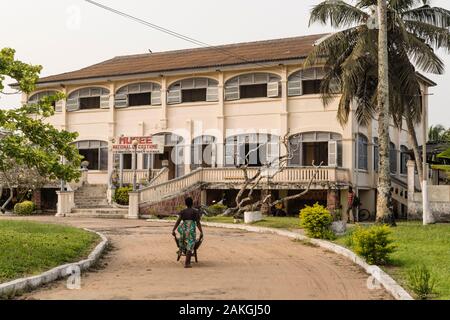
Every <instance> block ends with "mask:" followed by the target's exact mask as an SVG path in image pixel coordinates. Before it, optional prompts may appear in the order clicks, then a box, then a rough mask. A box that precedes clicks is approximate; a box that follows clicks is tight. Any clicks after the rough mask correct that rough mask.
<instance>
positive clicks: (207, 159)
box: [191, 136, 216, 170]
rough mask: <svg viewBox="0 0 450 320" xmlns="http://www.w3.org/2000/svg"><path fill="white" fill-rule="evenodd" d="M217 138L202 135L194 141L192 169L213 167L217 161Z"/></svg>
mask: <svg viewBox="0 0 450 320" xmlns="http://www.w3.org/2000/svg"><path fill="white" fill-rule="evenodd" d="M215 143H216V138H215V137H213V136H201V137H197V138H195V139H194V140H193V141H192V146H191V169H192V170H195V169H197V168H211V167H212V166H213V164H214V162H215V154H216V145H215Z"/></svg>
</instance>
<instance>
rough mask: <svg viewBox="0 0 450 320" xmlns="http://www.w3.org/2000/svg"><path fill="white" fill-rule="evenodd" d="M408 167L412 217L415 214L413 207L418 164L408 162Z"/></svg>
mask: <svg viewBox="0 0 450 320" xmlns="http://www.w3.org/2000/svg"><path fill="white" fill-rule="evenodd" d="M406 167H407V169H408V170H407V172H408V215H410V214H412V213H413V212H411V210H412V206H411V205H412V203H413V202H414V193H415V174H416V172H415V169H416V163H415V162H414V161H413V160H408V162H407V164H406Z"/></svg>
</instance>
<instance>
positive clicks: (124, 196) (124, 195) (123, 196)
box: [113, 187, 133, 206]
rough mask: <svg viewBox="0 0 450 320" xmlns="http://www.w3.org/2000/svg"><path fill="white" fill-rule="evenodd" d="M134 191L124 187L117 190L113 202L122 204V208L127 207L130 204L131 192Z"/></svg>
mask: <svg viewBox="0 0 450 320" xmlns="http://www.w3.org/2000/svg"><path fill="white" fill-rule="evenodd" d="M131 191H133V188H132V187H122V188H118V189H116V192H115V193H114V197H113V200H114V202H115V203H117V204H120V205H122V206H127V205H129V203H130V197H129V195H128V193H129V192H131Z"/></svg>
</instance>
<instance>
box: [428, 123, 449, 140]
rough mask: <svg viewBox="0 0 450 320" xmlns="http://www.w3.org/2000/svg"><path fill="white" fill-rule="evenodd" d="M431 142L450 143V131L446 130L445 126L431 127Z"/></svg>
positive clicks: (429, 136) (429, 133) (429, 131)
mask: <svg viewBox="0 0 450 320" xmlns="http://www.w3.org/2000/svg"><path fill="white" fill-rule="evenodd" d="M428 140H430V142H450V129H448V130H446V129H445V127H444V126H443V125H440V124H438V125H435V126H431V127H430V129H429V130H428Z"/></svg>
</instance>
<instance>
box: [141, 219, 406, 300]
mask: <svg viewBox="0 0 450 320" xmlns="http://www.w3.org/2000/svg"><path fill="white" fill-rule="evenodd" d="M147 221H150V222H167V223H174V221H167V220H155V219H149V220H147ZM202 225H204V226H207V227H213V228H223V229H237V230H244V231H249V232H256V233H270V234H276V235H280V236H283V237H288V238H291V239H296V240H303V241H308V242H310V243H312V244H314V245H317V246H319V247H321V248H323V249H326V250H329V251H332V252H334V253H337V254H339V255H341V256H344V257H346V258H348V259H350V260H351V261H352V262H353V263H355V264H357V265H358V266H360V267H361V268H363V269H364V270H365V271H366V273H367V274H369V275H371V277H372V279H375V280H376V281H377V282H378V283H380V284H381V285H382V286H383V287H384V288H385V289H386V291H387V292H389V293H390V294H391V295H392V296H393V297H394V298H395V299H396V300H414V299H413V297H411V295H410V294H409V293H408V292H407V291H406V290H405V289H404V288H402V287H401V286H400V285H399V284H398V283H397V282H396V281H395V280H394V279H392V278H391V276H389V275H388V274H387V273H386V272H384V271H383V270H381V268H380V267H378V266H375V265H369V264H368V263H367V262H365V261H364V259H362V258H361V257H359V256H357V255H356V254H355V253H354V252H352V251H351V250H349V249H347V248H344V247H342V246H340V245H337V244H335V243H332V242H329V241H325V240H319V239H312V238H309V237H307V236H304V235H302V234H299V233H297V232H292V231H288V230H283V229H274V228H265V227H256V226H249V225H238V224H228V223H214V222H202ZM374 285H375V283H374Z"/></svg>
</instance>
